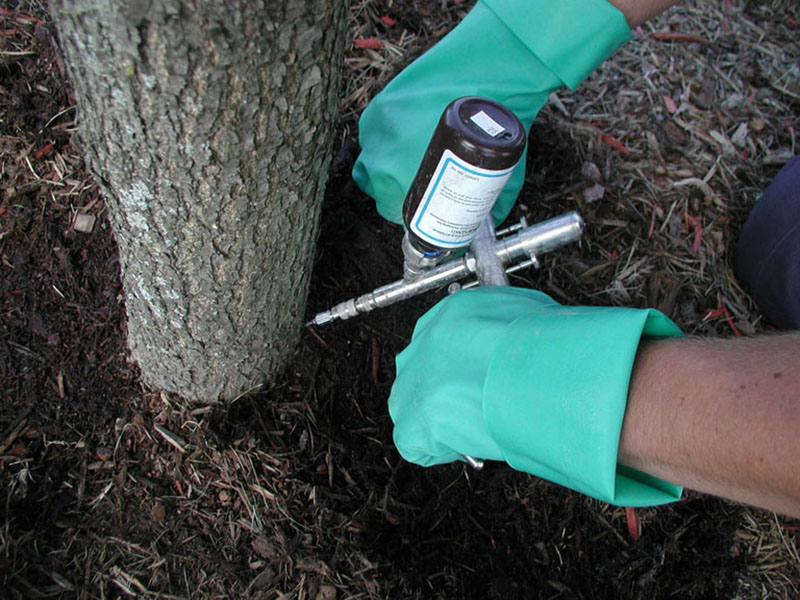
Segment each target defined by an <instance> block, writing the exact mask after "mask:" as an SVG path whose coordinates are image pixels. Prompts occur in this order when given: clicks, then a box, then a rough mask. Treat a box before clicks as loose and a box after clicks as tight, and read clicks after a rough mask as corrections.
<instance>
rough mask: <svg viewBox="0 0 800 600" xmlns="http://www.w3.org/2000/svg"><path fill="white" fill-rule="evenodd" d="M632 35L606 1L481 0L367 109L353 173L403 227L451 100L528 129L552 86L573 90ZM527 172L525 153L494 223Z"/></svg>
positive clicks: (504, 212) (383, 211)
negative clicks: (483, 105) (466, 101)
mask: <svg viewBox="0 0 800 600" xmlns="http://www.w3.org/2000/svg"><path fill="white" fill-rule="evenodd" d="M630 38H631V32H630V29H628V25H627V22H626V21H625V17H624V15H623V14H622V13H621V12H620V11H619V10H617V9H616V8H615V7H614V6H612V5H611V4H609V3H608V2H606V0H570V1H569V2H562V1H560V0H480V1H479V2H478V3H477V4H476V5H475V7H474V8H473V9H472V11H471V12H470V13H469V14H468V15H467V16H466V17H465V18H464V20H463V21H462V22H461V23H460V24H459V25H458V27H456V28H455V29H453V31H451V32H450V33H449V34H448V35H447V36H446V37H445V38H443V39H442V40H441V41H440V42H439V43H438V44H436V45H435V46H434V47H433V48H431V49H430V50H429V51H428V52H426V53H425V54H424V55H422V56H421V57H420V58H418V59H417V60H416V61H414V62H413V63H412V64H411V65H409V66H408V67H407V68H406V69H405V70H404V71H402V72H401V73H400V74H399V75H398V76H397V77H395V78H394V79H393V80H392V81H391V82H390V83H389V85H388V86H387V87H386V88H385V89H384V90H383V91H382V92H381V93H380V94H378V95H377V96H376V97H375V98H374V99H373V100H372V102H371V103H370V104H369V106H367V108H366V109H365V110H364V112H363V114H362V115H361V119H360V121H359V142H360V144H361V155H360V156H359V158H358V160H357V161H356V164H355V166H354V167H353V178H354V179H355V181H356V183H357V184H358V186H359V187H360V188H361V189H362V190H363V191H364V192H366V193H367V194H369V195H370V196H372V197H373V198H374V199H375V201H376V204H377V207H378V211H379V212H380V213H381V215H383V216H384V217H385V218H386V219H389V220H390V221H393V222H395V223H401V222H402V206H403V201H404V200H405V195H406V192H407V191H408V188H409V187H410V186H411V181H412V180H413V178H414V175H415V174H416V172H417V168H418V167H419V164H420V162H421V161H422V156H423V154H424V153H425V148H426V147H427V145H428V142H429V141H430V138H431V135H432V133H433V130H434V129H435V127H436V123H437V122H438V121H439V117H440V116H441V115H442V111H444V109H445V107H446V106H447V105H448V104H449V103H450V102H451V101H452V100H455V99H456V98H459V97H461V96H484V97H488V98H492V99H493V100H496V101H498V102H500V103H501V104H504V105H505V106H506V107H507V108H509V109H510V110H511V111H512V112H514V113H515V114H516V115H517V117H518V118H519V119H520V121H522V123H523V125H524V126H525V128H526V130H529V129H530V126H531V124H532V123H533V120H534V119H535V118H536V113H538V112H539V109H540V108H541V107H542V106H543V105H544V103H545V102H546V101H547V98H548V96H549V95H550V93H551V92H553V91H554V90H556V89H558V88H560V87H562V86H563V85H567V86H569V87H571V88H574V87H576V86H577V85H578V84H579V83H580V82H581V81H582V80H583V79H584V78H585V77H586V76H587V75H588V74H589V73H591V72H592V71H593V70H594V69H595V67H597V66H598V65H599V64H600V63H602V62H603V61H604V60H605V59H606V58H608V57H609V56H610V55H611V54H612V53H613V52H614V51H615V50H616V49H617V48H618V47H619V46H621V45H622V44H624V43H625V42H627V41H628V40H629V39H630ZM533 143H535V140H534V141H533ZM524 178H525V155H523V157H522V159H521V160H520V163H519V165H518V167H517V169H516V170H515V171H514V173H513V174H512V176H511V179H510V180H509V182H508V183H507V184H506V187H505V189H504V190H503V192H502V193H501V195H500V198H499V199H498V201H497V204H495V208H494V210H493V213H492V214H493V216H494V218H495V221H496V222H497V223H499V222H501V221H502V220H504V219H505V217H506V216H507V215H508V213H509V211H510V210H511V206H512V205H513V203H514V201H515V200H516V197H517V194H518V193H519V190H520V188H521V187H522V183H523V180H524Z"/></svg>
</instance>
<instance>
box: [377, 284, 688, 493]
mask: <svg viewBox="0 0 800 600" xmlns="http://www.w3.org/2000/svg"><path fill="white" fill-rule="evenodd" d="M680 335H682V334H681V331H680V329H678V327H677V326H676V325H675V324H674V323H673V322H672V321H670V320H669V319H668V318H667V317H666V316H664V315H663V314H662V313H660V312H658V311H656V310H652V309H631V308H616V307H585V306H577V307H576V306H562V305H560V304H558V303H557V302H555V301H553V300H552V299H551V298H550V297H549V296H547V295H545V294H542V293H541V292H536V291H533V290H527V289H521V288H511V287H485V288H478V289H475V290H465V291H461V292H457V293H456V294H453V295H452V296H449V297H447V298H445V299H444V300H442V301H441V302H440V303H439V304H437V305H436V306H434V307H433V308H432V309H431V310H430V311H428V312H427V313H426V314H425V315H423V316H422V318H420V319H419V321H418V322H417V326H416V328H415V329H414V335H413V337H412V340H411V344H410V345H409V346H408V347H407V348H406V349H405V350H403V352H401V353H400V354H399V355H398V356H397V379H396V380H395V383H394V385H393V387H392V392H391V395H390V397H389V413H390V415H391V417H392V420H393V421H394V424H395V429H394V442H395V445H396V446H397V449H398V450H399V451H400V454H401V455H402V456H403V457H404V458H405V459H406V460H408V461H410V462H413V463H416V464H419V465H422V466H430V465H436V464H441V463H447V462H452V461H455V460H460V459H462V457H463V456H464V455H470V456H474V457H478V458H487V459H491V460H504V461H506V462H507V463H508V464H509V465H511V466H512V467H513V468H515V469H517V470H520V471H525V472H528V473H532V474H534V475H536V476H538V477H542V478H544V479H548V480H550V481H553V482H556V483H558V484H560V485H564V486H566V487H569V488H571V489H574V490H577V491H579V492H582V493H584V494H587V495H589V496H592V497H594V498H598V499H600V500H604V501H606V502H610V503H612V504H617V505H622V506H650V505H655V504H663V503H665V502H671V501H673V500H677V499H678V498H679V497H680V494H681V488H680V487H678V486H675V485H672V484H670V483H667V482H665V481H661V480H659V479H656V478H654V477H651V476H649V475H646V474H644V473H640V472H638V471H635V470H633V469H628V468H626V467H622V466H619V465H617V452H618V447H619V437H620V434H621V431H622V420H623V417H624V414H625V405H626V402H627V395H628V383H629V381H630V375H631V369H632V367H633V362H634V359H635V357H636V350H637V348H638V346H639V342H640V340H641V339H642V338H651V339H656V338H664V337H675V336H680Z"/></svg>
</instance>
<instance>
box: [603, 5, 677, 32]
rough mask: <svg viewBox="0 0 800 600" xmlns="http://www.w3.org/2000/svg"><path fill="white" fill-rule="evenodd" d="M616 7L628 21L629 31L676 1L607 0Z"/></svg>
mask: <svg viewBox="0 0 800 600" xmlns="http://www.w3.org/2000/svg"><path fill="white" fill-rule="evenodd" d="M608 1H609V2H610V3H611V4H613V5H614V6H616V7H617V8H618V9H619V10H620V11H621V12H622V14H624V15H625V18H626V19H627V21H628V27H630V28H631V29H633V28H635V27H638V26H639V25H641V24H642V23H644V22H645V21H647V19H649V18H651V17H655V16H656V15H657V14H660V13H662V12H664V11H665V10H667V9H668V8H669V7H670V6H672V5H673V4H677V3H678V0H608Z"/></svg>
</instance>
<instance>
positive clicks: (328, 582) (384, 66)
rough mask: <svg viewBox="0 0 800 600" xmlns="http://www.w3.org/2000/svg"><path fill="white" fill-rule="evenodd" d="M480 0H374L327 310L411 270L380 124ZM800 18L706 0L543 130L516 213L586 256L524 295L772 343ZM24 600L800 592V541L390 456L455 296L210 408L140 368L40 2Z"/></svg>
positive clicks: (354, 21) (6, 367)
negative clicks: (770, 293)
mask: <svg viewBox="0 0 800 600" xmlns="http://www.w3.org/2000/svg"><path fill="white" fill-rule="evenodd" d="M467 5H468V3H461V2H455V1H443V2H438V3H430V2H423V1H422V0H354V1H353V2H352V3H351V22H350V30H351V42H352V47H351V48H349V49H348V53H347V59H346V69H345V73H344V76H343V92H342V110H341V120H340V126H339V128H338V130H339V133H338V136H337V139H336V142H335V146H334V148H333V155H334V160H333V163H332V167H331V173H330V179H329V185H328V190H327V197H326V204H325V206H324V209H323V221H322V228H321V232H320V238H319V244H318V251H317V262H316V268H315V272H314V275H313V281H312V289H311V295H310V298H309V307H308V313H309V315H311V314H313V313H315V312H316V311H318V310H322V309H324V308H327V307H329V306H331V305H332V304H335V303H337V302H339V301H341V300H344V299H346V298H349V297H352V296H355V295H358V294H360V293H363V292H365V291H368V290H370V289H372V288H375V287H377V286H379V285H382V284H384V283H387V282H389V281H392V280H394V279H396V278H397V277H398V275H399V273H400V272H401V257H400V253H399V240H400V236H401V231H400V230H399V229H398V228H397V227H396V226H393V225H391V224H388V223H386V222H384V221H382V220H381V219H380V217H378V216H377V214H376V213H375V211H374V210H373V207H372V203H371V201H370V200H369V199H368V198H366V197H365V196H363V194H361V193H360V192H359V191H358V190H357V189H356V188H355V186H354V184H353V183H352V181H351V179H350V177H349V170H350V166H351V165H352V162H353V160H354V158H355V155H356V153H357V141H356V140H357V117H358V114H359V112H360V110H361V109H362V108H363V107H364V106H365V105H366V103H367V102H368V101H369V99H370V98H371V97H372V96H374V94H375V93H377V91H379V90H380V88H381V87H382V86H383V85H385V83H386V82H387V81H388V80H389V79H390V78H391V77H392V75H394V74H395V73H396V72H397V71H398V70H399V69H401V68H402V67H403V66H404V65H405V64H407V62H408V61H410V60H411V59H412V58H413V57H414V56H416V55H418V54H419V53H421V52H422V51H424V49H425V48H427V47H429V46H430V45H431V44H432V43H434V42H435V41H436V40H438V39H440V38H441V37H442V36H443V35H444V34H445V33H446V32H447V31H449V29H450V28H452V27H453V26H454V24H455V23H457V22H458V20H459V19H460V18H461V17H462V16H463V14H465V11H466V10H467V8H468V6H467ZM799 19H800V15H798V8H797V7H796V6H793V5H792V3H788V2H782V1H780V0H764V1H761V2H744V1H743V0H723V1H719V2H711V1H704V0H696V1H694V2H691V1H689V2H685V3H683V4H682V6H681V8H679V9H673V10H671V11H670V12H668V13H667V14H666V15H664V16H662V17H661V18H659V19H657V20H655V21H653V22H652V23H648V24H646V25H645V26H643V27H641V28H639V29H638V30H637V31H636V32H635V38H636V39H635V40H634V41H633V42H632V43H631V44H628V45H627V46H626V47H625V48H624V49H622V50H621V51H620V52H619V53H618V54H617V55H616V56H615V57H614V58H613V59H612V60H610V61H608V62H607V63H606V64H604V65H603V66H602V67H601V68H600V69H598V71H597V72H596V73H595V74H594V75H593V76H592V77H591V78H590V79H589V80H587V81H586V82H585V83H584V85H582V86H581V87H580V88H579V89H578V90H576V91H574V92H569V91H560V92H558V94H556V95H554V97H552V98H551V102H550V103H548V106H547V107H546V108H545V109H544V110H543V111H542V113H541V115H540V117H539V118H538V119H537V121H536V123H535V124H534V127H533V130H532V134H531V139H532V145H531V152H530V157H529V163H528V177H527V180H526V189H525V191H524V192H523V196H522V197H521V198H520V201H519V203H518V205H517V207H516V209H515V212H514V214H513V215H512V217H513V218H519V217H522V216H525V217H526V218H528V220H529V221H532V222H533V221H537V220H541V219H544V218H548V217H552V216H555V215H557V214H560V213H562V212H565V211H567V210H577V211H578V212H580V213H581V215H582V216H583V217H584V219H585V220H586V222H587V234H586V236H585V240H584V241H583V243H582V244H581V245H580V246H579V247H578V246H575V247H573V248H568V249H563V250H560V251H558V252H556V253H553V254H550V255H548V256H546V257H544V260H543V263H544V266H543V268H542V269H541V270H539V271H533V272H526V273H524V274H523V275H520V276H517V277H515V279H514V284H515V285H521V286H529V287H535V288H537V289H541V290H543V291H545V292H546V293H548V294H550V295H551V296H553V297H554V298H555V299H557V300H559V301H560V302H564V303H571V304H597V305H619V306H654V307H658V308H660V309H661V310H663V311H664V312H666V313H667V314H668V315H670V316H671V317H672V318H673V319H675V320H676V322H677V323H678V324H679V325H680V326H681V327H682V328H683V329H684V330H685V331H686V332H687V333H690V334H694V335H703V336H716V337H720V336H726V337H727V336H736V335H750V334H755V333H759V332H763V331H768V330H770V325H769V323H766V322H765V321H764V319H763V318H762V317H761V315H760V314H759V313H758V311H757V307H755V305H754V304H753V302H752V300H751V298H750V297H749V296H748V294H747V292H746V290H743V289H742V288H741V287H740V286H739V284H738V283H737V282H736V279H735V277H734V275H733V271H732V257H733V254H734V251H735V244H736V236H737V232H738V231H739V229H740V228H741V225H742V223H743V221H744V219H745V218H746V215H747V213H748V211H749V209H750V207H752V205H753V203H754V202H755V201H756V198H757V196H758V193H759V192H760V190H762V189H764V187H765V186H766V185H767V184H768V182H769V180H770V179H771V178H772V177H773V176H774V175H775V173H776V172H777V170H778V169H779V168H780V165H781V164H783V163H784V162H785V161H786V160H788V158H789V157H790V156H792V155H794V154H797V152H798V149H797V139H798V135H799V134H800V72H798V64H800V44H799V43H798V39H800V38H799V36H798V31H800V30H799V29H798V20H799ZM0 118H1V120H0V157H2V158H1V160H0V182H2V184H1V187H2V191H1V192H0V193H2V200H1V201H0V270H2V276H0V382H2V391H3V395H2V398H3V401H2V403H0V483H1V484H2V488H1V489H2V505H3V515H4V520H3V524H2V525H3V526H2V527H0V590H2V591H0V596H2V597H9V598H51V597H63V598H114V597H138V598H209V599H210V598H223V597H224V598H229V597H230V598H237V597H243V598H259V599H278V598H298V599H306V598H310V599H319V600H327V599H333V598H370V599H372V598H510V599H513V598H532V597H547V598H559V597H565V598H666V597H673V596H677V597H682V598H712V597H713V598H732V597H737V598H747V599H749V598H753V599H755V598H791V597H797V595H798V593H800V556H798V546H799V545H800V534H798V527H799V525H798V522H797V521H796V520H791V519H788V518H785V517H783V516H780V515H775V514H772V513H768V512H765V511H760V510H755V509H751V508H748V507H742V506H739V505H736V504H733V503H730V502H727V501H723V500H719V499H715V498H711V497H708V496H703V495H700V494H695V493H692V492H688V493H687V494H686V496H685V498H684V499H683V500H682V501H680V502H678V503H675V504H672V505H669V506H664V507H659V508H651V509H639V510H637V511H635V512H633V513H631V511H626V510H625V509H623V508H616V507H612V506H609V505H606V504H603V503H601V502H598V501H595V500H591V499H588V498H586V497H583V496H581V495H579V494H575V493H572V492H570V491H569V490H565V489H563V488H559V487H557V486H554V485H552V484H549V483H547V482H544V481H541V480H537V479H535V478H533V477H530V476H527V475H525V474H522V473H516V472H513V471H511V470H510V469H508V468H507V467H505V466H504V465H500V464H490V465H488V466H487V468H486V469H485V470H484V471H482V472H480V473H476V472H473V471H471V470H469V469H467V468H465V467H464V466H463V465H460V464H458V465H448V466H442V467H436V468H431V469H421V468H419V467H415V466H413V465H410V464H408V463H405V462H404V461H402V459H400V457H399V455H398V454H397V452H396V451H395V450H394V447H393V445H392V443H391V422H390V420H389V417H388V414H387V411H386V398H387V396H388V393H389V389H390V387H391V383H392V380H393V373H394V364H393V359H394V356H395V354H396V353H397V352H399V351H400V350H401V349H402V348H403V347H404V345H405V344H406V343H407V342H408V339H409V337H410V334H411V330H412V328H413V324H414V322H415V321H416V319H417V318H418V317H419V315H420V314H422V312H423V311H424V310H425V309H426V308H427V307H429V306H431V305H432V304H433V303H435V302H436V301H437V300H438V299H439V298H441V296H442V294H443V293H444V291H440V292H436V293H431V294H428V295H427V296H425V297H420V298H416V299H413V300H410V301H407V302H405V303H403V304H401V305H396V306H393V307H390V308H387V309H383V310H381V311H377V312H374V313H371V314H369V315H365V316H363V317H359V318H358V319H354V320H351V321H347V322H342V323H339V324H336V325H334V326H331V327H329V328H311V329H308V330H306V331H305V332H304V333H303V336H302V339H301V341H300V345H299V347H298V350H297V353H296V356H295V359H294V360H293V362H292V363H291V364H290V365H289V367H288V368H287V369H286V371H285V372H284V373H282V374H281V375H279V376H277V377H275V378H274V379H272V380H271V381H270V382H268V385H267V386H265V388H266V389H265V390H264V391H261V392H258V393H256V394H248V395H244V396H243V397H241V398H238V399H237V400H235V401H233V402H230V403H227V404H221V405H211V406H205V405H199V404H197V403H193V402H192V401H191V400H185V399H181V398H177V397H174V396H172V395H169V394H166V393H162V392H159V391H157V390H152V389H147V388H145V387H143V386H142V384H141V383H140V381H139V378H138V371H137V368H136V366H135V365H133V364H131V363H130V362H129V360H128V357H127V353H126V346H125V313H124V298H123V297H122V291H121V287H120V283H119V273H118V270H119V267H118V258H117V249H116V245H115V243H114V240H113V236H112V235H111V231H110V227H109V224H108V220H107V215H106V211H105V205H104V202H103V199H102V197H101V196H100V195H99V193H98V190H97V187H96V185H95V184H94V183H93V181H92V179H91V177H90V176H89V175H88V174H87V172H86V169H85V166H84V164H83V160H82V158H81V155H80V151H79V148H78V146H77V141H76V140H75V139H74V137H73V134H74V132H75V127H76V115H75V111H74V98H73V96H72V92H71V91H70V89H69V86H68V84H67V81H66V76H65V70H64V66H63V63H62V62H61V59H60V58H59V53H58V42H57V37H56V34H55V31H54V28H53V25H52V23H51V21H50V19H49V16H48V14H47V12H46V6H44V5H43V4H41V3H40V2H38V1H36V0H30V1H20V2H9V3H7V4H6V7H5V8H0Z"/></svg>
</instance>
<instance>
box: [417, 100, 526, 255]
mask: <svg viewBox="0 0 800 600" xmlns="http://www.w3.org/2000/svg"><path fill="white" fill-rule="evenodd" d="M525 140H526V136H525V129H524V127H523V126H522V123H521V122H520V121H519V119H518V118H517V117H516V116H515V115H514V113H512V112H511V111H510V110H508V109H507V108H505V107H504V106H502V105H501V104H498V103H497V102H494V101H493V100H489V99H488V98H479V97H476V96H467V97H464V98H458V99H456V100H454V101H453V102H451V103H450V105H449V106H448V107H447V108H446V109H445V111H444V113H443V114H442V117H441V119H439V124H438V125H437V126H436V129H435V130H434V132H433V136H432V137H431V141H430V143H429V144H428V148H427V149H426V150H425V156H424V157H423V159H422V163H421V164H420V166H419V170H418V171H417V174H416V176H415V177H414V181H413V182H412V183H411V187H410V189H409V191H408V194H407V195H406V199H405V203H404V204H403V220H404V222H405V225H406V228H407V229H408V236H409V241H410V242H411V244H412V245H413V246H414V247H415V248H416V249H417V250H419V251H420V252H422V253H424V254H425V255H426V256H436V255H438V254H440V253H441V252H442V251H443V250H452V249H456V248H461V247H463V246H468V245H469V244H470V242H471V241H472V239H473V238H474V237H475V234H476V233H477V231H478V228H479V227H480V225H481V223H482V222H483V220H484V219H485V218H486V216H487V215H488V214H489V213H490V212H491V210H492V207H493V206H494V203H495V201H496V200H497V197H498V196H499V195H500V192H501V191H502V189H503V187H504V186H505V184H506V182H507V181H508V178H509V177H510V176H511V172H512V171H513V170H514V167H515V166H516V165H517V163H518V162H519V159H520V157H521V156H522V152H523V150H524V149H525Z"/></svg>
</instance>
